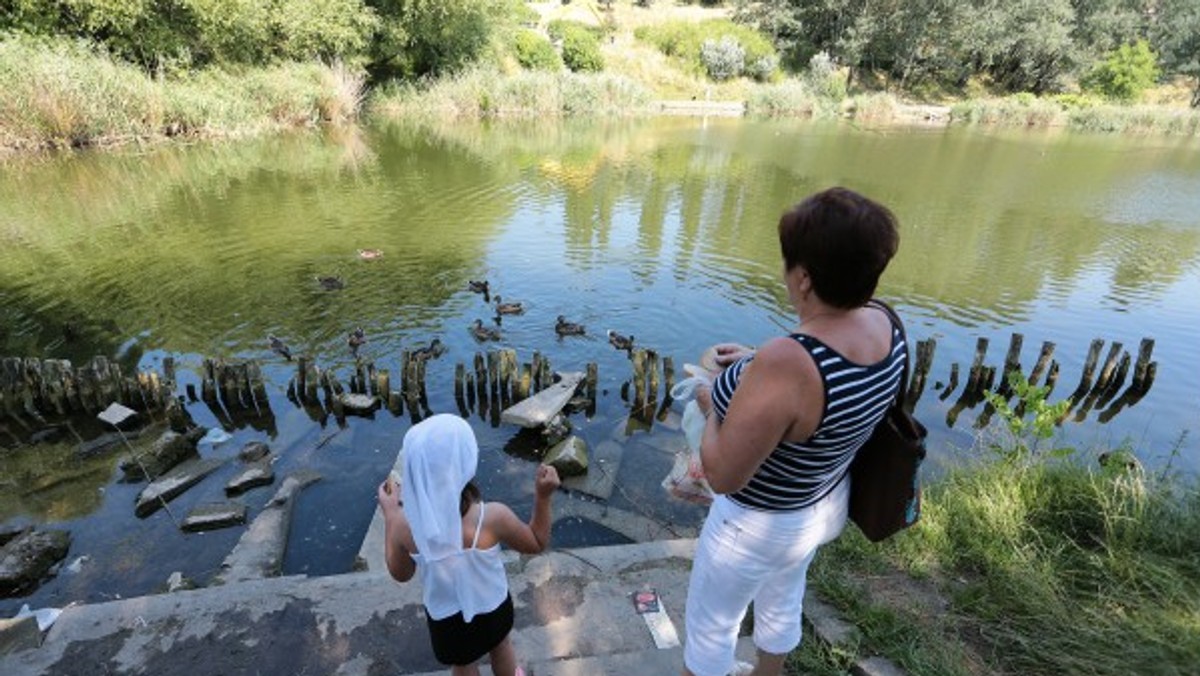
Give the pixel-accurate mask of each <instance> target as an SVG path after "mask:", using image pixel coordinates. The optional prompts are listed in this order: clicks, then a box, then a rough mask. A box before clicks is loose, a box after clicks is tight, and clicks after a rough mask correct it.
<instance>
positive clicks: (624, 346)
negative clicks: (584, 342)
mask: <svg viewBox="0 0 1200 676" xmlns="http://www.w3.org/2000/svg"><path fill="white" fill-rule="evenodd" d="M608 342H609V344H610V345H612V346H613V347H615V348H617V349H618V350H625V351H626V352H633V336H632V335H629V336H622V335H621V334H619V333H617V332H616V331H613V330H612V329H609V330H608Z"/></svg>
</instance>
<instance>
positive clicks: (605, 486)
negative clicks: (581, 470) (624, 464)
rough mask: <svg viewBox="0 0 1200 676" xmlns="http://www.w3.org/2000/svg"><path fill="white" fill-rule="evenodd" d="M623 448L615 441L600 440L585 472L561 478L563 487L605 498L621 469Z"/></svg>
mask: <svg viewBox="0 0 1200 676" xmlns="http://www.w3.org/2000/svg"><path fill="white" fill-rule="evenodd" d="M624 454H625V448H624V447H623V446H621V444H618V443H617V442H615V441H608V440H605V441H601V442H600V444H599V445H598V446H596V448H595V449H593V450H592V452H591V459H590V461H589V463H588V471H587V474H584V475H582V476H573V477H566V478H563V480H562V485H563V488H566V489H568V490H571V491H577V492H579V493H587V494H588V495H593V496H595V497H597V498H600V499H602V500H607V499H608V498H609V497H610V496H611V495H612V492H613V486H615V485H616V480H617V472H618V471H619V470H620V469H621V456H623V455H624Z"/></svg>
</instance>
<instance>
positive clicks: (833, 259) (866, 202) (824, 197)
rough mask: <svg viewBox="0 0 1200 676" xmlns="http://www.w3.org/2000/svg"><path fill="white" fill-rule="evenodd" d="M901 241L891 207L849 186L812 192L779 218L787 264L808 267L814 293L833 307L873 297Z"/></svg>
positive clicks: (780, 233)
mask: <svg viewBox="0 0 1200 676" xmlns="http://www.w3.org/2000/svg"><path fill="white" fill-rule="evenodd" d="M899 246H900V233H899V231H898V229H897V224H896V217H895V216H894V215H893V214H892V212H891V211H890V210H889V209H888V208H887V207H885V206H883V205H882V204H879V203H877V202H874V201H872V200H870V199H867V198H866V197H863V196H862V195H860V194H858V193H856V192H854V191H853V190H848V189H846V188H829V189H828V190H824V191H822V192H819V193H816V194H814V195H811V196H809V197H807V198H805V199H804V201H802V202H800V203H799V204H797V205H796V206H794V207H792V208H791V209H789V210H788V211H786V212H784V214H783V216H781V217H780V219H779V247H780V249H781V250H782V253H783V261H784V265H786V266H787V269H788V270H791V269H792V268H794V267H796V266H797V265H802V266H804V269H805V271H806V272H808V276H809V278H810V279H811V280H812V288H813V292H814V293H816V294H817V296H818V297H819V298H820V299H821V300H823V301H825V302H826V303H829V304H830V305H833V306H834V307H841V308H853V307H859V306H861V305H863V304H864V303H866V302H867V301H868V300H870V299H871V296H873V295H874V294H875V287H876V285H877V284H878V283H879V276H880V275H882V274H883V271H884V269H885V268H887V265H888V261H890V260H892V256H894V255H896V249H897V248H898V247H899Z"/></svg>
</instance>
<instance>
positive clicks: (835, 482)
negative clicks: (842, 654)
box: [683, 188, 907, 676]
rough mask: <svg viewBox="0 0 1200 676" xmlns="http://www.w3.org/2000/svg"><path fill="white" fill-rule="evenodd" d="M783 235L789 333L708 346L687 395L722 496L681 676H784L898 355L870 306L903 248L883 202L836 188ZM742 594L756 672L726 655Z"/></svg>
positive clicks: (793, 216) (693, 595)
mask: <svg viewBox="0 0 1200 676" xmlns="http://www.w3.org/2000/svg"><path fill="white" fill-rule="evenodd" d="M779 243H780V248H781V250H782V254H783V262H784V274H783V279H784V283H785V284H786V285H787V291H788V299H789V301H790V302H791V305H792V307H793V308H794V309H795V312H796V316H797V318H798V319H799V321H800V323H799V328H798V329H796V331H795V332H794V333H792V334H791V335H788V336H783V337H779V338H774V339H772V340H770V341H768V342H767V343H765V344H763V345H762V346H761V347H760V348H759V349H758V350H757V351H756V352H753V353H750V352H746V351H744V350H743V349H740V348H737V347H735V346H733V345H730V344H723V345H719V346H717V347H718V350H717V352H718V356H717V362H718V364H719V365H720V366H721V367H723V368H724V370H723V371H722V372H721V373H720V374H719V375H718V376H717V377H716V378H715V380H714V381H713V385H712V388H711V391H710V390H701V391H700V392H698V396H697V400H698V402H699V404H700V407H701V410H702V411H703V412H704V413H705V415H706V416H707V421H706V425H705V430H704V436H703V439H702V442H701V448H700V455H701V462H702V464H703V466H704V471H705V474H706V476H707V478H708V481H709V484H710V485H711V486H712V488H713V490H714V491H715V492H716V493H718V495H717V497H716V499H715V500H714V501H713V504H712V506H711V507H710V508H709V513H708V518H707V520H706V521H705V524H704V528H703V530H702V532H701V535H700V539H699V541H698V543H697V547H696V556H695V560H694V562H693V566H692V574H691V580H690V582H689V586H688V596H687V611H686V626H687V640H686V643H685V646H684V670H683V673H684V674H685V675H687V676H692V675H694V676H725V674H729V673H738V674H745V673H752V674H755V675H756V676H766V675H773V674H781V673H782V671H783V663H784V659H785V658H786V657H787V655H788V653H789V652H791V651H792V650H794V649H795V648H796V647H797V646H798V645H799V644H800V621H801V603H802V601H803V598H804V586H805V576H806V574H807V572H808V566H809V563H810V562H811V561H812V558H813V555H814V554H815V553H816V551H817V548H818V547H820V546H821V545H822V544H825V543H826V542H829V541H830V540H832V539H834V538H835V537H837V536H838V534H839V533H841V531H842V528H843V526H844V525H845V523H846V512H847V500H848V497H849V490H850V486H849V483H850V480H849V476H848V470H849V468H850V462H851V461H852V460H853V459H854V454H855V452H856V451H857V450H858V448H859V447H860V446H861V445H862V443H863V442H864V441H865V440H866V439H867V437H868V436H870V433H871V430H872V429H873V428H874V426H875V424H876V423H878V422H879V420H880V419H882V417H883V414H884V412H885V411H886V410H887V407H888V405H889V404H890V403H891V402H892V401H893V400H894V399H895V397H896V391H897V388H898V387H899V386H900V379H901V373H902V369H903V366H904V360H905V359H906V358H907V355H906V347H905V345H904V341H903V338H902V336H901V334H900V333H899V332H898V331H896V330H895V329H894V328H893V327H892V324H891V321H890V320H889V319H888V315H887V314H885V313H884V312H883V311H882V310H881V309H879V308H878V307H876V306H873V305H870V304H868V301H870V299H871V297H872V295H873V294H874V293H875V287H876V284H877V283H878V281H879V276H880V275H881V274H882V273H883V271H884V269H885V268H886V267H887V264H888V261H890V260H891V258H892V256H893V255H894V254H895V253H896V248H897V246H898V245H899V235H898V233H897V228H896V219H895V217H894V216H893V215H892V214H891V212H890V211H889V210H888V209H886V208H885V207H883V206H881V205H879V204H877V203H875V202H873V201H871V200H869V199H867V198H865V197H863V196H861V195H859V194H857V193H855V192H853V191H850V190H847V189H844V188H832V189H829V190H826V191H824V192H820V193H817V194H815V195H812V196H811V197H808V198H807V199H805V200H804V201H803V202H800V204H798V205H796V206H795V207H794V208H792V209H791V210H789V211H788V212H786V213H784V214H783V216H782V217H781V218H780V220H779ZM713 413H715V414H716V415H712V414H713ZM751 601H753V602H754V643H755V647H756V648H757V657H758V662H757V664H756V665H754V666H753V667H751V665H748V664H745V663H735V660H734V648H735V646H736V644H737V633H738V627H739V626H740V624H741V620H742V618H743V616H744V615H745V613H746V609H747V606H748V605H749V604H750V602H751Z"/></svg>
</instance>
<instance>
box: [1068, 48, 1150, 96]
mask: <svg viewBox="0 0 1200 676" xmlns="http://www.w3.org/2000/svg"><path fill="white" fill-rule="evenodd" d="M1158 75H1159V69H1158V59H1157V57H1156V56H1155V55H1154V52H1152V51H1150V45H1149V44H1147V43H1146V41H1145V40H1138V41H1137V42H1136V43H1134V44H1124V45H1121V46H1120V47H1118V48H1117V49H1116V50H1114V51H1113V52H1112V53H1111V54H1109V56H1108V58H1107V59H1105V60H1104V62H1103V63H1101V64H1100V65H1098V66H1096V68H1095V69H1094V70H1093V71H1092V72H1091V73H1089V74H1088V76H1087V77H1086V78H1084V85H1085V87H1086V88H1087V89H1089V90H1090V91H1095V92H1097V93H1099V94H1101V95H1103V96H1106V97H1108V98H1110V99H1116V100H1118V101H1133V100H1135V99H1136V98H1138V97H1139V96H1141V94H1142V92H1143V91H1145V90H1146V89H1148V88H1150V87H1151V86H1153V85H1154V83H1155V82H1156V81H1157V80H1158Z"/></svg>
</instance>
